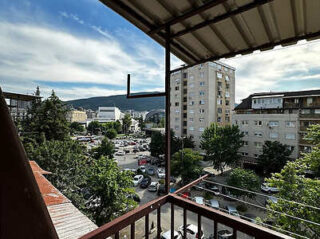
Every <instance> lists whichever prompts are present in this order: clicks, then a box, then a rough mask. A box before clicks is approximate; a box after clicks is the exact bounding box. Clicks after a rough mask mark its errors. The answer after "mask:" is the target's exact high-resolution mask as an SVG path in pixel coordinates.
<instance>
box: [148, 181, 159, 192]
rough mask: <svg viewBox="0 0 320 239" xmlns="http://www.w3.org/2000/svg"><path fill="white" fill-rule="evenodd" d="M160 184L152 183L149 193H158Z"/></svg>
mask: <svg viewBox="0 0 320 239" xmlns="http://www.w3.org/2000/svg"><path fill="white" fill-rule="evenodd" d="M158 187H159V183H157V182H152V183H151V184H150V186H149V188H148V191H149V192H156V191H158Z"/></svg>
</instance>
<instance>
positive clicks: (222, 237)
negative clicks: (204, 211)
mask: <svg viewBox="0 0 320 239" xmlns="http://www.w3.org/2000/svg"><path fill="white" fill-rule="evenodd" d="M231 238H233V233H232V232H230V231H228V230H220V231H218V239H231Z"/></svg>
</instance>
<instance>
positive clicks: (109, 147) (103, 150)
mask: <svg viewBox="0 0 320 239" xmlns="http://www.w3.org/2000/svg"><path fill="white" fill-rule="evenodd" d="M91 154H92V156H93V157H94V158H96V159H99V158H100V157H101V156H104V157H107V158H109V159H112V158H113V154H114V145H113V143H112V142H111V141H110V140H109V139H108V138H106V137H104V139H103V140H102V141H101V144H100V145H99V146H98V147H96V148H94V149H93V150H92V153H91Z"/></svg>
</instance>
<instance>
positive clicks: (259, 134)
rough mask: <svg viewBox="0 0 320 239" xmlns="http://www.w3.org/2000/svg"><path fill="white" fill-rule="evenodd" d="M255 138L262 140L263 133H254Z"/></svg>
mask: <svg viewBox="0 0 320 239" xmlns="http://www.w3.org/2000/svg"><path fill="white" fill-rule="evenodd" d="M254 136H256V137H259V138H262V132H254Z"/></svg>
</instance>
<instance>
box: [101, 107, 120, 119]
mask: <svg viewBox="0 0 320 239" xmlns="http://www.w3.org/2000/svg"><path fill="white" fill-rule="evenodd" d="M122 115H123V114H122V113H121V111H120V110H119V108H117V107H99V109H98V113H97V118H96V119H95V120H96V121H99V122H100V123H104V122H110V121H117V120H120V119H122Z"/></svg>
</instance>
